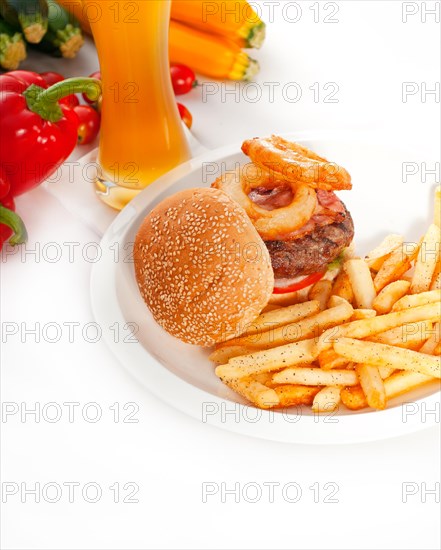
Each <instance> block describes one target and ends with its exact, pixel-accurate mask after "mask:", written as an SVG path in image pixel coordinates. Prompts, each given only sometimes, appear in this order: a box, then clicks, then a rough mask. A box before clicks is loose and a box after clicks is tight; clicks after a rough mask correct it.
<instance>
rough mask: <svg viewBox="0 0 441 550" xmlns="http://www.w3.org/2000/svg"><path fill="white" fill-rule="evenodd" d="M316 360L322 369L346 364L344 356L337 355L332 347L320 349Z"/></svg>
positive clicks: (335, 367)
mask: <svg viewBox="0 0 441 550" xmlns="http://www.w3.org/2000/svg"><path fill="white" fill-rule="evenodd" d="M318 362H319V365H320V368H321V369H323V370H331V369H337V368H340V367H345V366H346V365H347V364H348V360H347V359H346V357H341V355H338V354H337V353H336V352H335V350H334V349H333V348H330V349H326V350H324V351H322V352H321V353H320V355H319V356H318Z"/></svg>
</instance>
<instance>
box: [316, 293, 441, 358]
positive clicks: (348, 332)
mask: <svg viewBox="0 0 441 550" xmlns="http://www.w3.org/2000/svg"><path fill="white" fill-rule="evenodd" d="M432 319H433V320H435V321H437V320H438V319H439V305H438V304H437V303H436V302H432V303H430V304H426V305H424V306H418V307H413V308H409V309H403V310H400V311H395V312H393V313H387V314H386V315H377V317H373V318H372V319H361V320H360V321H351V322H349V323H346V324H345V325H341V326H339V327H334V328H331V329H329V330H326V331H325V332H324V333H323V334H322V335H321V336H320V337H319V339H318V342H317V352H318V353H321V352H322V351H323V350H325V349H329V348H331V347H332V346H333V344H334V343H335V342H336V341H338V340H339V338H341V337H348V338H367V337H368V336H373V335H375V334H378V333H379V332H385V331H387V330H389V329H392V328H395V327H398V326H400V325H404V324H407V323H416V322H418V321H425V320H432ZM360 362H363V361H360Z"/></svg>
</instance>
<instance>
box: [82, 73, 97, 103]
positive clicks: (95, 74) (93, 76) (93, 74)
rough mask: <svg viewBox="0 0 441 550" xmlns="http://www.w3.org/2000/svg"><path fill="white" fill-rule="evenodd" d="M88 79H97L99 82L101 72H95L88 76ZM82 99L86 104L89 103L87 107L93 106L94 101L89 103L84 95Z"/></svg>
mask: <svg viewBox="0 0 441 550" xmlns="http://www.w3.org/2000/svg"><path fill="white" fill-rule="evenodd" d="M89 78H97V79H98V80H101V72H100V71H95V72H94V73H92V74H90V75H89ZM83 99H84V101H85V102H86V103H89V105H93V104H94V103H95V102H94V101H90V99H89V98H88V97H87V95H86V94H83Z"/></svg>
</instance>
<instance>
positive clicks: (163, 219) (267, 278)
mask: <svg viewBox="0 0 441 550" xmlns="http://www.w3.org/2000/svg"><path fill="white" fill-rule="evenodd" d="M134 260H135V274H136V280H137V282H138V285H139V289H140V291H141V295H142V297H143V298H144V300H145V302H146V304H147V306H148V307H149V309H150V311H151V312H152V314H153V317H154V318H155V320H156V321H157V322H158V323H159V324H160V325H161V326H162V327H163V328H164V329H165V330H166V331H167V332H169V333H170V334H172V335H173V336H176V337H177V338H179V339H180V340H183V341H184V342H187V343H190V344H197V345H200V346H211V345H213V344H215V343H216V342H221V341H225V340H227V339H229V338H233V337H234V336H238V335H240V334H241V333H242V332H243V331H244V330H245V329H246V327H247V325H248V324H249V323H251V322H252V321H253V320H254V319H255V318H256V317H257V316H258V315H259V313H260V312H261V310H262V309H263V308H264V307H265V306H266V304H267V303H268V300H269V298H270V296H271V294H272V291H273V287H274V275H273V270H272V267H271V260H270V256H269V253H268V250H267V248H266V246H265V244H264V242H263V241H262V239H261V237H260V236H259V234H258V233H257V231H256V229H255V228H254V226H253V224H252V223H251V221H250V219H249V218H248V216H247V214H246V212H245V210H243V209H242V207H240V206H239V205H238V204H236V203H235V202H233V201H232V199H230V198H229V197H228V195H227V194H226V193H224V192H223V191H219V190H217V189H210V188H203V189H188V190H185V191H181V192H179V193H176V194H175V195H173V196H172V197H168V198H167V199H165V200H164V201H163V202H161V203H160V204H158V205H157V206H156V207H155V208H154V209H153V210H152V211H151V212H150V213H149V214H148V215H147V217H146V218H145V219H144V221H143V222H142V224H141V227H140V228H139V231H138V234H137V236H136V239H135V246H134Z"/></svg>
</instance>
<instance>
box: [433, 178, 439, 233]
mask: <svg viewBox="0 0 441 550" xmlns="http://www.w3.org/2000/svg"><path fill="white" fill-rule="evenodd" d="M434 199H435V200H434V201H433V202H434V213H433V223H434V224H435V225H437V226H438V227H441V185H437V186H436V188H435V197H434Z"/></svg>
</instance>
